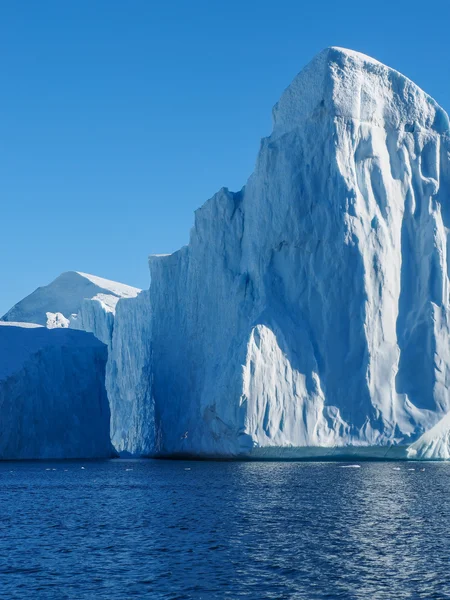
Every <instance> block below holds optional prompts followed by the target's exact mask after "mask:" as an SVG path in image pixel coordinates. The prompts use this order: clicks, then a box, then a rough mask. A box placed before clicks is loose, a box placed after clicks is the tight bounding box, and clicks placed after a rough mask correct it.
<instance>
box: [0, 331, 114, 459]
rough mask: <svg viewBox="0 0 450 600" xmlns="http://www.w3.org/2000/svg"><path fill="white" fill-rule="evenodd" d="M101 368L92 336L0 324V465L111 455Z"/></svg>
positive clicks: (100, 351)
mask: <svg viewBox="0 0 450 600" xmlns="http://www.w3.org/2000/svg"><path fill="white" fill-rule="evenodd" d="M105 364H106V347H105V346H104V344H102V343H100V342H99V341H98V340H96V339H95V337H94V336H93V335H91V334H88V333H85V332H82V331H70V330H68V329H56V330H49V329H47V328H45V327H41V326H39V325H35V324H30V323H5V322H0V417H1V418H0V459H3V460H4V459H40V458H107V457H111V456H113V455H114V451H113V448H112V446H111V441H110V435H109V421H110V414H109V406H108V399H107V396H106V390H105Z"/></svg>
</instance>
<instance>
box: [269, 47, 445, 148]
mask: <svg viewBox="0 0 450 600" xmlns="http://www.w3.org/2000/svg"><path fill="white" fill-rule="evenodd" d="M336 118H338V119H349V120H357V121H360V122H366V123H370V124H372V125H375V126H378V127H383V128H394V129H402V128H405V127H406V128H407V129H408V128H409V127H411V128H412V129H413V130H417V129H427V130H433V131H435V132H436V133H439V134H442V133H447V132H448V131H449V130H450V125H449V118H448V115H447V114H446V112H445V111H444V110H443V109H442V108H441V107H440V106H439V105H438V104H437V102H435V100H433V99H432V98H431V97H430V96H428V94H426V93H425V92H424V91H423V90H421V89H420V88H419V87H418V86H417V85H416V84H415V83H413V82H412V81H411V80H410V79H408V78H407V77H405V76H404V75H402V74H401V73H399V72H398V71H396V70H395V69H392V68H391V67H388V66H386V65H384V64H383V63H381V62H379V61H377V60H375V59H374V58H371V57H370V56H367V55H365V54H362V53H360V52H356V51H354V50H348V49H345V48H339V47H336V46H332V47H329V48H326V49H325V50H322V52H320V53H319V54H317V55H316V56H315V58H313V59H312V61H311V62H310V63H309V64H308V65H307V66H306V67H305V68H304V69H303V70H302V71H301V72H300V73H299V74H298V75H297V76H296V77H295V78H294V80H293V81H292V83H291V84H290V85H289V86H288V88H287V89H286V90H285V91H284V93H283V94H282V96H281V98H280V101H279V102H278V103H277V104H276V105H275V107H274V110H273V119H274V130H273V134H272V138H273V137H279V136H280V135H283V134H285V133H287V132H289V131H292V130H293V129H296V128H298V127H301V126H302V125H303V124H304V123H305V122H306V121H308V120H310V119H315V120H317V121H318V123H319V122H322V123H324V122H325V121H326V120H328V122H329V121H330V120H334V119H336Z"/></svg>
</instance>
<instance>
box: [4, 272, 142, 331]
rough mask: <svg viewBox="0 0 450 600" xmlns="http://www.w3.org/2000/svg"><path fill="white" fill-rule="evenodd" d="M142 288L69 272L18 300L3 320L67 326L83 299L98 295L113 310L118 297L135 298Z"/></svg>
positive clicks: (108, 309)
mask: <svg viewBox="0 0 450 600" xmlns="http://www.w3.org/2000/svg"><path fill="white" fill-rule="evenodd" d="M139 291H140V290H138V289H137V288H133V287H131V286H128V285H124V284H122V283H117V282H115V281H109V280H108V279H103V278H101V277H96V276H94V275H88V274H87V273H81V272H77V271H67V272H66V273H62V274H61V275H60V276H59V277H57V278H56V279H55V280H54V281H52V282H51V283H50V284H49V285H46V286H44V287H40V288H38V289H37V290H35V291H34V292H33V293H32V294H30V295H29V296H27V297H26V298H24V299H23V300H21V301H20V302H18V303H17V304H16V305H15V306H13V308H12V309H11V310H10V311H8V312H7V313H6V315H4V316H3V317H2V320H4V321H19V322H26V323H38V324H39V325H46V326H47V327H49V328H52V327H67V326H69V321H70V319H71V317H72V315H77V314H78V312H79V310H80V308H81V305H82V303H83V301H84V300H86V299H93V298H96V299H97V300H98V301H99V302H100V303H101V304H102V305H103V306H104V307H105V310H107V311H110V310H111V311H113V308H114V305H115V302H117V300H118V299H119V298H133V297H135V296H136V295H137V294H138V293H139Z"/></svg>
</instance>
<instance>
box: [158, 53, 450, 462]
mask: <svg viewBox="0 0 450 600" xmlns="http://www.w3.org/2000/svg"><path fill="white" fill-rule="evenodd" d="M273 115H274V128H273V133H272V135H271V136H270V137H269V138H267V139H264V140H263V141H262V144H261V150H260V153H259V156H258V160H257V165H256V169H255V172H254V174H253V175H252V176H251V177H250V179H249V181H248V183H247V185H246V186H245V188H244V189H243V190H242V191H241V192H238V193H232V192H230V191H229V190H227V189H222V190H220V191H219V192H218V193H217V194H216V195H215V196H214V197H213V198H212V199H211V200H209V201H208V202H207V203H206V204H205V205H204V206H203V207H202V208H201V209H199V210H198V211H197V212H196V215H195V225H194V228H193V230H192V232H191V238H190V243H189V245H188V246H187V247H184V248H182V249H181V250H179V251H178V252H176V253H174V254H172V255H169V256H154V257H150V269H151V286H150V302H151V310H152V368H153V381H152V395H153V398H154V402H155V418H156V427H157V431H158V436H157V440H158V442H157V446H156V448H155V451H156V452H157V453H160V454H165V455H171V454H177V453H186V454H193V455H201V456H205V455H212V456H227V455H234V456H235V455H250V456H255V457H257V456H260V457H267V458H270V457H280V456H287V455H289V456H291V457H294V456H304V455H305V454H308V453H310V452H312V453H316V454H318V455H323V454H327V453H336V451H337V452H339V453H345V454H349V453H356V455H357V454H358V453H359V454H364V455H366V456H367V455H371V453H374V454H376V455H379V454H381V453H384V454H387V453H389V452H391V453H392V452H393V453H398V454H402V453H403V454H405V453H406V447H407V446H408V445H409V444H410V443H411V442H413V441H414V440H416V439H417V438H418V437H420V435H421V434H422V433H423V432H424V431H427V430H429V429H430V428H431V427H433V426H434V425H435V424H436V423H437V422H438V421H439V420H440V419H441V418H442V417H443V416H444V415H445V414H446V413H447V412H449V410H450V393H449V388H448V384H449V366H450V347H449V327H448V306H449V287H448V276H449V269H448V259H447V243H448V234H447V232H448V230H449V228H450V210H449V206H450V202H449V201H450V160H449V157H450V139H449V121H448V116H447V114H446V113H445V112H444V111H443V109H442V108H440V107H439V106H438V105H437V103H436V102H435V101H434V100H433V99H432V98H430V97H429V96H428V95H427V94H426V93H425V92H423V91H422V90H421V89H420V88H418V87H417V86H416V85H415V84H414V83H412V82H411V81H410V80H409V79H407V78H406V77H404V76H403V75H401V74H400V73H398V72H397V71H395V70H393V69H390V68H389V67H386V66H384V65H382V64H381V63H379V62H377V61H375V60H373V59H371V58H369V57H366V56H364V55H362V54H359V53H357V52H353V51H347V50H343V49H340V48H329V49H327V50H325V51H324V52H322V53H320V54H319V55H318V56H317V57H316V58H315V59H314V60H313V61H312V62H311V63H310V64H309V65H308V66H307V67H306V68H305V69H304V70H303V71H302V72H301V73H300V74H299V75H298V76H297V77H296V78H295V79H294V81H293V82H292V84H291V85H290V86H289V88H288V89H287V90H286V91H285V92H284V93H283V95H282V97H281V99H280V101H279V102H278V104H277V105H276V106H275V108H274V111H273ZM391 447H392V449H391ZM336 449H337V450H336Z"/></svg>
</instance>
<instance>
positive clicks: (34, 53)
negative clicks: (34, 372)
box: [0, 0, 450, 314]
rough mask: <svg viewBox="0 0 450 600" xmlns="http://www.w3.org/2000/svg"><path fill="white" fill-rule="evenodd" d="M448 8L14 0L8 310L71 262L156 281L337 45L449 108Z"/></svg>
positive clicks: (0, 118)
mask: <svg viewBox="0 0 450 600" xmlns="http://www.w3.org/2000/svg"><path fill="white" fill-rule="evenodd" d="M425 9H426V10H425ZM449 23H450V2H448V0H445V1H444V0H435V1H434V2H433V3H428V4H424V3H423V2H416V1H414V0H410V1H408V2H407V1H404V0H395V1H394V0H390V1H389V2H386V1H385V0H380V1H378V2H373V3H372V2H361V0H359V1H353V0H350V1H346V0H342V1H341V2H336V1H328V0H324V1H321V2H320V1H319V2H301V1H300V0H297V1H291V0H277V2H273V0H272V1H271V2H268V1H265V0H258V1H254V0H248V1H246V0H240V1H236V0H228V1H227V2H224V1H223V2H215V1H214V0H209V1H197V0H192V1H190V2H189V1H187V0H185V1H179V0H176V1H172V2H171V1H170V0H166V1H165V2H153V1H151V0H130V1H129V2H125V1H124V0H121V1H116V0H95V2H93V1H91V0H78V1H77V2H75V1H73V2H68V1H67V2H61V1H60V0H57V1H56V0H42V2H36V1H35V0H32V1H31V0H28V1H27V0H22V1H21V2H1V3H0V73H1V75H2V86H1V90H2V91H1V94H0V202H1V212H0V223H1V228H0V252H1V256H2V260H1V263H0V278H1V287H0V314H3V312H5V311H6V310H7V309H8V308H10V306H11V305H12V304H14V303H15V302H16V301H18V300H19V299H20V298H22V297H23V296H25V295H26V294H28V293H30V292H31V291H33V290H34V289H35V288H36V287H38V286H39V285H44V284H46V283H48V282H49V281H51V280H52V279H53V278H54V277H56V276H57V275H58V274H59V273H61V272H63V271H66V270H71V269H74V270H80V271H86V272H89V273H93V274H96V275H99V276H103V277H107V278H110V279H116V280H118V281H123V282H125V283H129V284H131V285H136V286H138V287H146V286H147V285H148V282H149V276H148V268H147V255H148V254H150V253H166V252H172V251H174V250H176V249H177V248H179V247H180V246H182V245H183V244H185V243H187V241H188V236H189V229H190V227H191V225H192V223H193V211H194V210H195V209H196V208H197V207H199V206H200V205H201V204H202V203H203V202H204V201H205V200H207V199H208V198H209V197H210V196H211V195H212V194H213V193H214V192H215V191H217V190H218V189H219V188H220V187H222V186H224V185H225V186H227V187H229V188H230V189H233V190H236V189H239V188H241V187H242V185H243V184H244V183H245V181H246V179H247V177H248V176H249V175H250V173H251V171H252V169H253V165H254V161H255V158H256V153H257V151H258V147H259V141H260V138H261V137H263V136H266V135H268V134H269V133H270V128H271V108H272V105H273V104H274V103H275V102H276V101H277V99H278V97H279V96H280V94H281V92H282V91H283V89H284V88H285V87H286V86H287V85H288V84H289V83H290V81H291V80H292V78H293V77H294V75H295V74H296V73H297V72H298V71H299V70H300V69H301V68H302V67H303V66H304V65H305V64H306V63H307V62H308V61H309V60H310V59H311V58H312V57H313V56H314V55H315V54H316V53H317V52H319V51H320V50H322V49H323V48H325V47H326V46H331V45H337V46H344V47H348V48H353V49H355V50H359V51H361V52H365V53H366V54H370V55H372V56H374V57H375V58H377V59H378V60H381V61H382V62H385V63H387V64H389V65H391V66H393V67H395V68H396V69H398V70H400V71H402V72H403V73H405V74H406V75H407V76H409V77H410V78H411V79H413V80H414V81H416V83H418V84H419V85H420V86H421V87H423V88H424V89H425V90H426V91H427V92H428V93H430V94H431V95H432V96H434V97H435V98H436V100H437V101H438V102H439V103H440V104H441V105H442V106H443V107H444V108H446V109H447V111H448V110H450V73H449V71H450V37H449V29H448V25H449Z"/></svg>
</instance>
